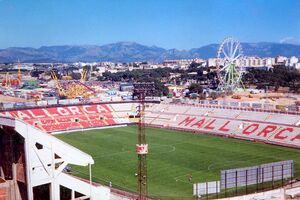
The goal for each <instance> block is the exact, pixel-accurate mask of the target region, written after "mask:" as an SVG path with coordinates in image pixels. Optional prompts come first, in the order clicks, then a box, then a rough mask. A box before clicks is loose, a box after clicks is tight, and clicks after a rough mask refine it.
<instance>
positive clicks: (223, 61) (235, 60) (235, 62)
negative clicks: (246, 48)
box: [217, 37, 245, 92]
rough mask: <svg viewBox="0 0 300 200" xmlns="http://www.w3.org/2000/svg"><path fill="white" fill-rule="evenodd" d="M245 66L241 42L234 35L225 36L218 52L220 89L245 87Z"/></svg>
mask: <svg viewBox="0 0 300 200" xmlns="http://www.w3.org/2000/svg"><path fill="white" fill-rule="evenodd" d="M244 66H245V59H244V55H243V50H242V46H241V43H240V42H239V41H238V40H237V39H235V38H232V37H228V38H225V39H224V40H223V42H222V43H221V44H220V46H219V49H218V52H217V77H218V80H219V84H218V90H219V91H225V92H234V91H237V90H238V89H239V88H241V87H243V82H242V76H243V74H244V73H245V68H244Z"/></svg>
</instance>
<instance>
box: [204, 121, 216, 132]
mask: <svg viewBox="0 0 300 200" xmlns="http://www.w3.org/2000/svg"><path fill="white" fill-rule="evenodd" d="M215 121H216V120H215V119H213V120H211V121H210V122H209V123H208V124H207V125H206V126H204V128H205V129H210V130H214V129H215V127H213V126H210V125H212V124H213V123H214V122H215Z"/></svg>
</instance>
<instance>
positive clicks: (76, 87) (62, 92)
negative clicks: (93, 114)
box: [50, 69, 95, 99]
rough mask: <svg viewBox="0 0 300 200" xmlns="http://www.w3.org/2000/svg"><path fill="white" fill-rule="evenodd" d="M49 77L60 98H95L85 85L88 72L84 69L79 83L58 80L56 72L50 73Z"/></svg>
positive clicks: (93, 93) (91, 90)
mask: <svg viewBox="0 0 300 200" xmlns="http://www.w3.org/2000/svg"><path fill="white" fill-rule="evenodd" d="M50 73H51V77H52V79H53V80H54V81H55V86H56V90H57V92H58V95H59V96H60V97H64V98H67V99H74V98H77V97H81V98H89V97H94V96H95V91H94V90H93V89H91V88H90V87H89V86H87V85H86V84H85V81H86V80H87V74H88V70H87V69H84V70H83V72H82V73H81V78H80V81H77V80H63V81H61V80H59V79H58V78H57V75H56V72H55V71H53V70H52V71H51V72H50Z"/></svg>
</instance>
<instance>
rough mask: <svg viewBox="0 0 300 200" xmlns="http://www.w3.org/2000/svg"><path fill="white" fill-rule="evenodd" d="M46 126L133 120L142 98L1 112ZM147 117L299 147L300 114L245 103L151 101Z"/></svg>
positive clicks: (169, 124)
mask: <svg viewBox="0 0 300 200" xmlns="http://www.w3.org/2000/svg"><path fill="white" fill-rule="evenodd" d="M0 116H8V117H15V118H18V119H21V120H24V121H26V122H27V123H29V124H31V125H33V126H35V127H37V128H39V129H41V130H42V131H44V132H48V133H52V132H61V131H70V130H76V129H86V128H96V127H105V126H114V125H121V124H128V123H131V122H134V120H131V119H130V118H131V117H132V116H133V118H136V116H138V113H137V103H131V102H129V103H128V102H127V103H115V104H114V103H105V104H104V103H98V104H86V105H71V106H68V105H65V106H62V105H61V106H55V107H44V108H27V109H21V110H9V111H2V112H0ZM145 123H146V124H147V125H148V126H156V127H165V128H172V129H179V130H186V131H192V132H197V133H209V134H216V135H222V136H226V137H234V138H239V139H246V140H254V141H261V142H266V143H272V144H277V145H283V146H290V147H296V148H300V126H299V125H300V115H296V114H283V113H275V112H273V113H272V112H262V111H254V110H252V111H251V110H247V109H241V108H234V109H230V108H225V107H223V108H218V107H215V106H206V107H205V106H196V105H182V104H179V105H177V104H153V105H151V104H149V105H148V106H147V109H146V114H145Z"/></svg>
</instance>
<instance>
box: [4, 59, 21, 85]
mask: <svg viewBox="0 0 300 200" xmlns="http://www.w3.org/2000/svg"><path fill="white" fill-rule="evenodd" d="M20 84H21V65H20V62H19V61H18V75H17V78H15V79H12V78H11V76H10V75H9V72H7V73H6V75H5V79H4V80H3V81H2V86H4V87H6V88H10V87H17V86H19V85H20Z"/></svg>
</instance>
